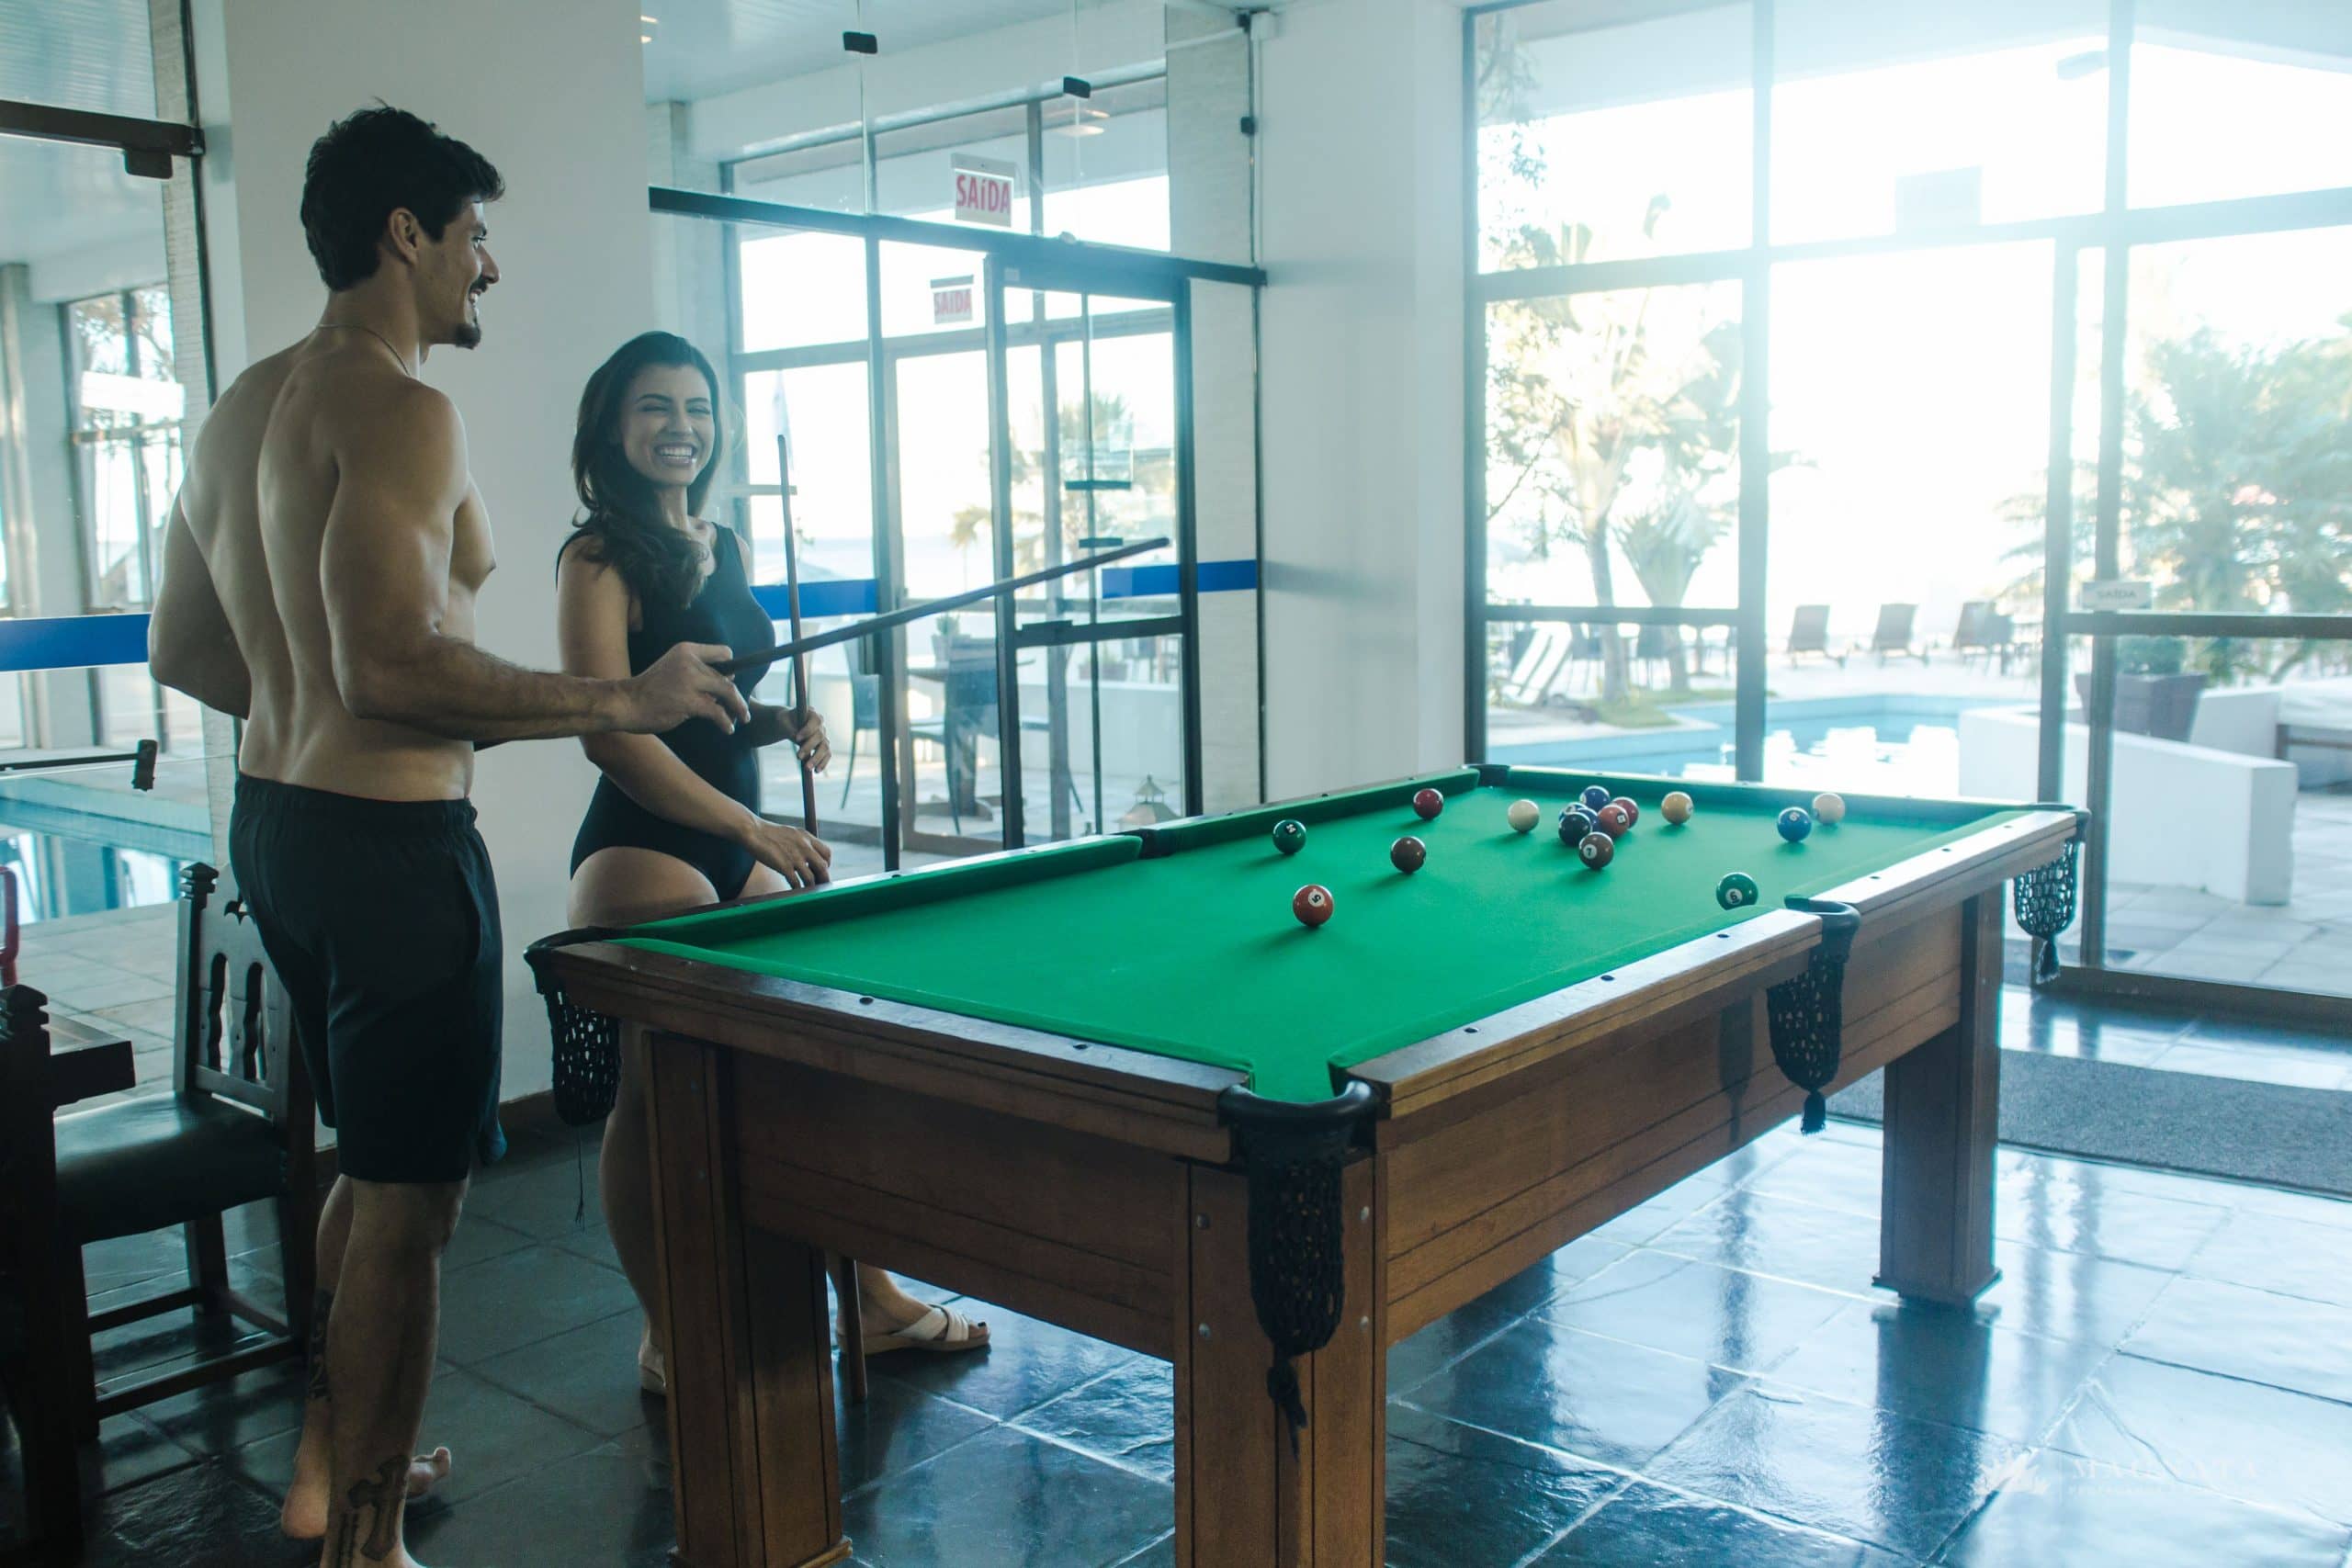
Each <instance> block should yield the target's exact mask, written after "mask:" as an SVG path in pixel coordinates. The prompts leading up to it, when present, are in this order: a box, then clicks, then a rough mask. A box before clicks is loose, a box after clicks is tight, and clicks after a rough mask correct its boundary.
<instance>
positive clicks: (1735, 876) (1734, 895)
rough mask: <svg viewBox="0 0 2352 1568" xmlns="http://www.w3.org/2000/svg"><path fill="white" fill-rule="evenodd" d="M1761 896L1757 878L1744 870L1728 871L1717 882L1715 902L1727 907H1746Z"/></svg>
mask: <svg viewBox="0 0 2352 1568" xmlns="http://www.w3.org/2000/svg"><path fill="white" fill-rule="evenodd" d="M1758 897H1760V895H1759V894H1758V892H1757V890H1756V879H1755V878H1754V877H1752V876H1750V875H1748V874H1747V873H1746V872H1744V871H1735V872H1730V873H1727V874H1725V875H1724V879H1723V880H1722V881H1721V882H1718V883H1716V884H1715V902H1716V903H1718V904H1721V905H1722V906H1723V907H1724V908H1726V909H1745V908H1747V907H1748V906H1749V905H1750V904H1753V903H1755V902H1756V900H1757V899H1758Z"/></svg>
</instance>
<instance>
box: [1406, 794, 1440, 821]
mask: <svg viewBox="0 0 2352 1568" xmlns="http://www.w3.org/2000/svg"><path fill="white" fill-rule="evenodd" d="M1444 809H1445V796H1443V795H1440V794H1439V793H1438V792H1437V791H1435V790H1433V789H1424V790H1416V791H1415V792H1414V794H1413V810H1414V812H1415V813H1416V814H1417V815H1419V818H1420V819H1421V820H1422V821H1424V822H1428V821H1432V820H1434V819H1435V818H1436V817H1437V814H1438V813H1439V812H1441V811H1442V810H1444Z"/></svg>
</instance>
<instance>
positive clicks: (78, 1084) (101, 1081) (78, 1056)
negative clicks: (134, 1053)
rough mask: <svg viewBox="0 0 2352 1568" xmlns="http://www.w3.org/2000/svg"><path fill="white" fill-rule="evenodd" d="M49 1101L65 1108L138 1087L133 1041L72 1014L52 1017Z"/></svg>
mask: <svg viewBox="0 0 2352 1568" xmlns="http://www.w3.org/2000/svg"><path fill="white" fill-rule="evenodd" d="M49 1081H50V1083H51V1100H50V1104H51V1107H52V1108H55V1109H62V1108H63V1107H65V1106H68V1105H78V1104H79V1103H81V1102H82V1101H83V1100H95V1099H96V1098H97V1097H98V1096H99V1095H102V1094H118V1093H120V1092H121V1091H122V1090H124V1089H131V1088H134V1087H136V1085H137V1083H138V1070H137V1068H136V1066H134V1065H133V1063H132V1061H131V1053H130V1041H128V1040H119V1039H115V1038H113V1037H111V1036H108V1035H105V1034H101V1033H99V1032H97V1031H96V1030H95V1029H91V1028H89V1027H88V1026H86V1025H85V1024H79V1023H76V1022H74V1021H73V1020H72V1019H69V1018H52V1019H51V1020H50V1021H49Z"/></svg>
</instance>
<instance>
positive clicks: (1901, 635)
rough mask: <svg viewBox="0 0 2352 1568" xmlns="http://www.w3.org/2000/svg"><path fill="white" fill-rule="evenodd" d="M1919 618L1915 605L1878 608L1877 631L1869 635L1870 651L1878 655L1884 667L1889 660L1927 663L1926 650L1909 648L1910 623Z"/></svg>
mask: <svg viewBox="0 0 2352 1568" xmlns="http://www.w3.org/2000/svg"><path fill="white" fill-rule="evenodd" d="M1918 618H1919V606H1918V605H1917V604H1881V605H1880V606H1879V607H1878V629H1877V630H1876V631H1874V632H1872V633H1871V647H1870V651H1871V652H1872V653H1874V654H1876V655H1878V661H1879V663H1880V664H1881V665H1884V664H1885V663H1886V661H1887V660H1890V659H1916V660H1918V661H1919V662H1920V663H1922V664H1925V663H1926V662H1928V650H1927V649H1923V648H1914V647H1912V646H1911V626H1912V623H1913V622H1915V621H1917V619H1918Z"/></svg>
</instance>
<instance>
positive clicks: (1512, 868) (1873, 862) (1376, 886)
mask: <svg viewBox="0 0 2352 1568" xmlns="http://www.w3.org/2000/svg"><path fill="white" fill-rule="evenodd" d="M1596 779H1598V780H1600V782H1602V783H1605V784H1611V787H1612V788H1614V789H1616V790H1618V792H1619V793H1622V794H1625V795H1630V796H1631V797H1632V798H1633V799H1634V801H1635V802H1636V803H1637V804H1638V805H1639V806H1640V807H1641V809H1642V817H1641V820H1640V822H1639V823H1638V824H1637V825H1636V826H1635V827H1634V830H1633V831H1632V832H1631V833H1630V834H1628V835H1627V836H1626V837H1625V838H1624V839H1623V840H1620V841H1619V843H1618V846H1617V857H1616V860H1615V862H1614V863H1613V864H1611V866H1610V867H1609V868H1608V869H1607V870H1605V871H1600V872H1593V871H1588V870H1586V869H1585V868H1584V866H1583V865H1582V863H1580V862H1579V861H1578V860H1577V856H1576V853H1575V852H1574V851H1572V850H1570V849H1568V848H1567V847H1566V846H1565V845H1563V844H1562V843H1561V842H1560V840H1559V837H1558V834H1557V833H1556V831H1555V817H1556V815H1557V813H1558V810H1559V808H1560V807H1561V806H1562V805H1563V804H1564V803H1566V801H1567V800H1569V799H1572V798H1573V797H1574V795H1575V793H1576V790H1577V788H1578V787H1581V786H1582V785H1583V784H1587V783H1589V782H1592V781H1593V780H1596ZM1437 782H1438V783H1439V784H1440V787H1444V788H1448V789H1449V790H1451V791H1452V792H1453V793H1451V794H1450V795H1449V796H1448V799H1447V803H1446V807H1445V810H1444V812H1443V813H1442V815H1441V816H1440V817H1439V818H1437V819H1436V820H1435V821H1433V822H1423V821H1421V820H1420V819H1419V818H1418V817H1416V816H1415V815H1414V814H1413V811H1412V809H1411V807H1410V806H1409V805H1408V804H1407V802H1408V797H1409V795H1410V794H1411V788H1412V786H1411V785H1409V784H1408V785H1404V786H1388V787H1386V788H1385V789H1380V790H1374V791H1366V792H1362V793H1360V794H1356V795H1335V796H1330V797H1326V798H1323V799H1320V800H1317V801H1315V802H1313V803H1310V804H1308V805H1306V806H1293V807H1283V808H1261V809H1258V810H1255V811H1250V812H1246V813H1238V814H1236V815H1235V816H1233V817H1231V818H1216V819H1211V820H1205V821H1202V822H1199V823H1194V824H1187V825H1184V826H1182V827H1181V828H1180V829H1178V830H1177V833H1176V835H1175V837H1174V840H1173V841H1175V842H1177V843H1178V844H1179V845H1180V847H1179V848H1177V849H1176V851H1175V852H1173V853H1170V854H1168V855H1166V856H1164V857H1162V858H1144V857H1143V856H1142V854H1141V852H1140V846H1139V843H1138V841H1137V840H1133V839H1125V838H1114V839H1110V840H1090V841H1086V842H1082V843H1079V844H1073V845H1069V846H1064V847H1061V848H1059V849H1057V850H1053V851H1046V852H1033V853H1029V854H1024V855H1021V856H1017V857H1006V858H1004V859H1001V860H998V861H994V862H987V863H976V864H971V865H964V866H945V867H941V868H939V869H937V870H934V871H926V872H919V873H914V874H909V875H906V876H902V877H899V878H895V879H891V880H888V881H885V882H879V883H871V884H865V885H862V886H846V887H843V888H842V889H840V890H838V891H836V892H831V893H820V894H815V895H810V896H806V897H800V898H796V899H789V900H784V901H780V902H777V903H774V904H769V905H763V906H754V907H751V908H743V909H741V910H718V911H714V912H711V913H707V914H703V915H697V916H686V917H683V918H680V919H672V920H665V921H661V922H657V923H656V924H654V925H650V926H646V927H641V928H639V931H638V932H637V933H635V934H634V935H632V936H631V937H630V938H629V939H628V941H629V942H631V943H632V944H634V945H639V946H643V947H647V948H650V949H652V950H655V951H659V952H666V953H680V954H684V955H686V956H691V957H695V958H702V959H707V960H708V961H711V962H714V963H718V964H729V965H732V966H735V967H738V968H743V969H750V970H755V971H758V972H761V973H763V974H770V975H778V976H786V977H788V978H791V979H796V980H805V981H810V982H814V983H816V984H819V985H823V986H831V987H839V988H841V989H843V990H848V991H854V992H856V993H858V994H860V995H865V996H876V997H885V998H892V999H894V1000H899V1001H906V1002H919V1003H922V1004H924V1005H926V1006H930V1007H935V1008H942V1009H945V1010H949V1011H953V1012H958V1013H963V1014H967V1015H970V1016H973V1017H978V1018H985V1019H992V1020H995V1021H1000V1022H1004V1023H1012V1024H1020V1025H1024V1026H1027V1027H1030V1028H1035V1029H1042V1030H1047V1031H1050V1032H1054V1033H1057V1034H1066V1035H1071V1036H1075V1037H1077V1038H1079V1039H1082V1040H1092V1041H1100V1042H1103V1043H1109V1044H1114V1045H1126V1046H1134V1047H1137V1048H1139V1049H1142V1050H1146V1051H1152V1052H1158V1053H1160V1054H1163V1055H1171V1056H1178V1057H1182V1058H1185V1059H1188V1060H1192V1061H1196V1062H1204V1063H1210V1064H1214V1065H1217V1066H1228V1067H1235V1068H1239V1069H1241V1070H1244V1071H1246V1072H1248V1073H1249V1074H1250V1080H1251V1087H1253V1088H1254V1089H1257V1090H1258V1092H1259V1093H1261V1094H1264V1095H1269V1096H1273V1097H1276V1098H1281V1099H1288V1100H1307V1099H1319V1098H1322V1097H1323V1096H1326V1095H1328V1094H1329V1093H1330V1092H1331V1090H1332V1086H1333V1069H1334V1068H1335V1067H1337V1068H1344V1067H1347V1066H1352V1065H1354V1064H1356V1063H1359V1062H1362V1061H1364V1060H1367V1059H1368V1058H1370V1057H1373V1056H1376V1055H1380V1054H1382V1053H1383V1052H1385V1051H1390V1050H1394V1049H1396V1048H1397V1047H1398V1046H1401V1045H1408V1044H1411V1043H1415V1042H1417V1041H1419V1040H1424V1039H1427V1038H1429V1037H1430V1036H1431V1035H1434V1034H1440V1033H1442V1032H1445V1031H1446V1030H1449V1029H1454V1028H1458V1027H1460V1026H1461V1025H1463V1024H1464V1023H1467V1022H1471V1021H1476V1019H1478V1018H1480V1017H1482V1016H1484V1015H1486V1014H1487V1013H1491V1012H1494V1011H1497V1010H1500V1009H1503V1008H1507V1007H1511V1006H1515V1005H1516V1004H1518V1003H1520V1002H1523V1001H1527V1000H1530V999H1532V998H1535V997H1539V996H1542V995H1544V994H1545V993H1547V992H1550V991H1554V990H1557V989H1559V988H1560V987H1564V986H1568V985H1573V984H1575V983H1577V981H1580V980H1586V979H1589V978H1591V977H1592V976H1596V975H1599V974H1601V973H1603V972H1604V971H1607V970H1610V969H1612V968H1615V967H1617V966H1619V965H1622V964H1626V963H1629V962H1631V961H1632V960H1634V959H1636V958H1639V957H1642V956H1644V955H1645V954H1648V953H1656V952H1657V951H1659V950H1660V949H1662V948H1665V947H1668V946H1670V945H1672V944H1673V943H1676V942H1683V941H1687V940H1690V939H1691V938H1693V937H1699V936H1703V935H1707V934H1709V933H1712V932H1713V931H1720V930H1723V929H1724V928H1725V927H1727V926H1730V925H1733V924H1735V923H1736V922H1738V921H1740V920H1744V919H1753V918H1754V917H1755V915H1756V913H1757V912H1758V909H1771V908H1779V907H1780V906H1781V901H1782V900H1783V899H1784V898H1786V897H1789V896H1791V895H1796V894H1819V893H1822V892H1825V891H1827V890H1828V889H1830V888H1833V887H1836V886H1840V885H1841V884H1844V883H1847V882H1850V881H1854V880H1856V879H1858V878H1862V877H1866V876H1867V875H1869V874H1871V873H1872V872H1876V871H1881V870H1883V869H1884V868H1885V867H1887V866H1889V865H1892V864H1894V863H1896V862H1898V861H1901V860H1904V859H1905V858H1907V857H1909V856H1912V855H1916V854H1920V853H1924V852H1932V851H1933V850H1935V849H1936V848H1938V847H1939V846H1940V845H1941V844H1943V843H1945V842H1947V841H1949V840H1952V839H1954V838H1957V837H1960V836H1962V835H1963V834H1966V833H1968V832H1972V831H1974V830H1976V829H1981V828H1985V827H1987V826H1991V825H1993V824H1994V823H1996V822H1998V821H2000V820H2003V819H2004V818H2006V817H2007V815H2008V813H2006V812H2004V811H2003V810H2001V809H1999V808H1997V807H1955V806H1951V805H1949V804H1944V803H1930V802H1922V803H1918V804H1917V806H1916V807H1914V806H1905V805H1902V804H1898V803H1874V804H1871V805H1869V806H1862V805H1857V807H1855V809H1854V810H1853V812H1852V814H1851V815H1850V816H1849V818H1848V819H1847V821H1846V822H1845V823H1843V824H1842V825H1840V826H1838V827H1836V828H1828V827H1817V828H1815V830H1814V833H1813V836H1812V837H1811V838H1810V839H1808V840H1805V841H1804V842H1803V843H1801V844H1787V843H1783V842H1782V841H1781V839H1780V837H1779V835H1778V834H1776V833H1775V832H1774V831H1773V826H1772V818H1773V816H1774V814H1775V813H1776V812H1778V811H1779V810H1780V809H1781V807H1784V806H1789V805H1794V804H1802V803H1803V802H1804V801H1805V800H1806V799H1808V798H1809V797H1808V796H1805V795H1798V794H1793V793H1792V792H1789V791H1785V790H1775V789H1770V788H1765V787H1761V786H1744V785H1725V784H1681V785H1677V784H1673V783H1671V782H1669V781H1663V780H1647V779H1645V780H1640V781H1634V780H1629V779H1623V778H1613V779H1612V778H1611V776H1610V775H1606V774H1591V773H1575V774H1571V773H1559V774H1555V775H1536V774H1533V773H1530V772H1529V771H1527V770H1521V771H1520V772H1518V773H1514V774H1513V775H1512V777H1511V779H1510V783H1509V784H1507V785H1506V786H1505V787H1501V788H1486V787H1477V786H1476V780H1475V775H1471V774H1467V773H1464V774H1449V775H1444V776H1442V778H1441V779H1440V780H1439V781H1437ZM1675 787H1681V788H1684V789H1686V790H1688V791H1689V792H1690V793H1691V794H1692V795H1694V796H1696V797H1697V798H1698V800H1699V803H1700V805H1699V810H1698V813H1697V814H1696V815H1695V816H1694V817H1693V818H1692V819H1691V821H1690V822H1689V823H1688V824H1686V825H1684V826H1681V827H1675V826H1672V825H1669V824H1668V822H1667V821H1666V820H1665V818H1663V817H1662V816H1660V815H1659V813H1658V810H1657V806H1658V801H1659V799H1660V797H1661V796H1662V795H1664V794H1665V793H1666V791H1667V790H1668V789H1670V788H1675ZM1521 796H1526V797H1528V798H1531V799H1533V800H1534V801H1535V802H1536V803H1537V804H1538V805H1539V806H1540V807H1542V808H1543V819H1542V821H1541V822H1540V823H1539V824H1538V825H1537V827H1536V829H1535V830H1534V831H1533V832H1532V833H1528V834H1524V835H1522V834H1519V833H1514V832H1512V831H1511V830H1510V825H1509V824H1508V822H1507V821H1506V820H1505V816H1504V809H1505V807H1507V806H1509V805H1510V802H1511V801H1513V800H1515V799H1518V798H1520V797H1521ZM1283 815H1296V816H1299V817H1301V818H1304V819H1305V820H1306V821H1307V823H1308V829H1307V841H1306V848H1305V849H1304V850H1302V851H1301V852H1299V853H1297V854H1296V855H1294V856H1288V857H1285V856H1283V855H1282V854H1279V853H1277V852H1275V850H1274V849H1273V847H1272V843H1271V841H1270V840H1269V837H1268V831H1267V830H1268V829H1270V828H1271V826H1272V823H1273V822H1274V821H1275V820H1276V819H1277V818H1279V817H1281V816H1283ZM1404 833H1411V834H1413V835H1415V836H1416V837H1418V838H1419V839H1420V840H1422V841H1423V842H1424V843H1426V844H1427V845H1428V846H1429V862H1428V864H1427V865H1425V866H1424V867H1423V868H1422V869H1421V870H1420V871H1419V872H1416V873H1414V874H1411V875H1406V874H1401V873H1399V872H1397V870H1395V869H1394V868H1393V867H1392V866H1391V865H1390V864H1389V863H1388V846H1389V844H1390V843H1391V841H1392V840H1395V839H1396V838H1397V836H1398V835H1400V834H1404ZM1729 871H1745V872H1747V874H1749V875H1751V876H1753V877H1755V878H1756V880H1757V882H1758V885H1759V886H1760V887H1761V889H1762V892H1763V898H1762V901H1761V903H1760V904H1759V905H1758V906H1757V908H1751V909H1743V910H1737V911H1725V910H1724V909H1721V908H1717V907H1716V905H1715V898H1714V887H1715V881H1716V879H1717V878H1718V877H1720V876H1722V875H1723V874H1724V873H1725V872H1729ZM1308 882H1319V883H1321V884H1323V885H1324V886H1327V887H1329V889H1330V890H1331V893H1332V896H1333V898H1334V901H1335V905H1336V908H1335V912H1334V914H1333V916H1332V918H1331V919H1330V921H1329V924H1327V925H1325V926H1323V927H1322V928H1320V929H1319V930H1315V931H1309V930H1307V929H1306V927H1304V926H1301V925H1300V924H1299V923H1298V922H1297V921H1296V920H1295V919H1293V918H1292V915H1291V909H1290V902H1291V895H1292V893H1293V892H1294V891H1295V890H1296V889H1297V888H1298V887H1299V886H1301V885H1303V884H1305V883H1308Z"/></svg>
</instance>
